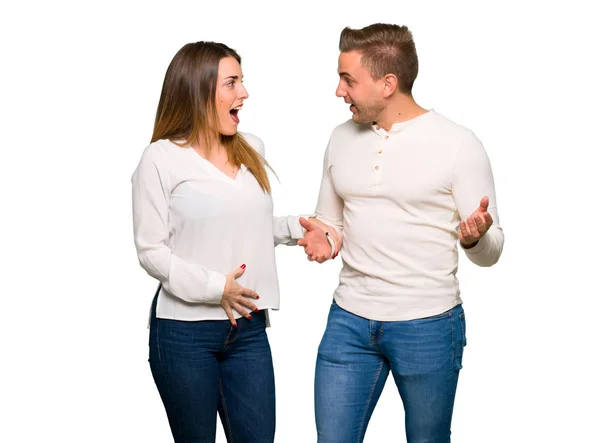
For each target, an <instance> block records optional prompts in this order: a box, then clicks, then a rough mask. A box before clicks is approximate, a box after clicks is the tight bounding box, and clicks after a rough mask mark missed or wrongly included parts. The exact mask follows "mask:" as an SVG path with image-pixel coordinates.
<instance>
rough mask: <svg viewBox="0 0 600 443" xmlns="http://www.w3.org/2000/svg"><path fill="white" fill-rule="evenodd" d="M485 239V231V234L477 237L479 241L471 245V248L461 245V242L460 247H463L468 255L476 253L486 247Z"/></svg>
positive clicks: (486, 238) (486, 239) (486, 237)
mask: <svg viewBox="0 0 600 443" xmlns="http://www.w3.org/2000/svg"><path fill="white" fill-rule="evenodd" d="M487 241H488V236H487V233H486V235H484V236H483V237H481V238H480V239H479V241H478V242H477V244H476V245H475V246H473V247H472V248H468V249H466V248H465V247H464V246H463V245H462V243H461V244H460V247H461V248H462V249H463V251H465V254H469V255H472V254H477V253H479V252H481V251H483V250H484V249H485V248H486V244H487ZM459 243H460V242H459Z"/></svg>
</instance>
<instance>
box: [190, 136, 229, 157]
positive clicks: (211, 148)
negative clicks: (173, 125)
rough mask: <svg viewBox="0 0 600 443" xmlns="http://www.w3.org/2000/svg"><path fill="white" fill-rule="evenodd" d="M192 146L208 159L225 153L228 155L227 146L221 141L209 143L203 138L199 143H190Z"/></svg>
mask: <svg viewBox="0 0 600 443" xmlns="http://www.w3.org/2000/svg"><path fill="white" fill-rule="evenodd" d="M190 146H191V147H192V148H193V149H194V151H196V152H197V153H198V154H200V155H201V156H202V157H204V158H206V159H210V158H213V157H220V156H222V155H223V154H225V155H227V152H226V150H225V147H224V146H223V145H222V144H221V143H218V142H213V143H211V144H210V145H208V144H206V141H205V140H203V139H202V138H201V139H200V140H199V141H198V142H197V143H190Z"/></svg>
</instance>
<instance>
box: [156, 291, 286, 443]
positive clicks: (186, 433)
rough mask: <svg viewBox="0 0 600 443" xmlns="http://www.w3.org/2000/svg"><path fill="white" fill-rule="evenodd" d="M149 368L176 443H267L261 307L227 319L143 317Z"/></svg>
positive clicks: (270, 431) (267, 355) (268, 389)
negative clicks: (221, 442) (220, 435)
mask: <svg viewBox="0 0 600 443" xmlns="http://www.w3.org/2000/svg"><path fill="white" fill-rule="evenodd" d="M149 361H150V369H151V370H152V376H153V377H154V381H155V383H156V387H157V388H158V392H159V393H160V396H161V398H162V401H163V404H164V406H165V409H166V411H167V416H168V418H169V425H170V427H171V432H172V433H173V438H174V440H175V442H176V443H209V442H210V443H213V442H214V441H215V438H216V426H217V411H218V413H219V416H220V418H221V423H222V424H223V428H224V430H225V435H226V437H227V441H228V442H234V443H273V440H274V437H275V380H274V375H273V361H272V359H271V348H270V346H269V341H268V339H267V334H266V331H265V312H264V311H259V312H256V313H252V320H247V319H245V318H240V319H239V320H238V321H237V328H233V327H232V326H231V325H230V323H229V321H227V320H223V321H221V320H205V321H194V322H187V321H178V320H167V319H160V318H159V319H157V318H156V298H155V300H154V303H153V306H152V317H151V320H150V359H149Z"/></svg>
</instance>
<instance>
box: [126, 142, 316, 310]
mask: <svg viewBox="0 0 600 443" xmlns="http://www.w3.org/2000/svg"><path fill="white" fill-rule="evenodd" d="M242 135H243V136H244V138H245V139H246V140H247V141H248V143H250V145H251V146H252V147H253V148H254V149H256V151H258V152H259V153H260V155H263V156H264V147H263V143H262V141H261V140H260V139H259V138H258V137H256V136H254V135H251V134H242ZM132 186H133V227H134V240H135V246H136V249H137V253H138V258H139V261H140V264H141V266H142V268H144V269H145V270H146V272H148V274H149V275H151V276H152V277H154V278H156V279H157V280H158V281H159V282H160V283H161V289H160V293H159V297H158V302H157V317H159V318H167V319H176V320H188V321H192V320H226V319H227V315H226V314H225V311H224V310H223V308H222V307H221V305H220V301H221V296H222V295H223V289H224V287H225V280H226V274H228V273H230V272H232V271H233V270H234V269H235V268H237V267H239V266H240V265H242V264H246V271H245V273H244V274H243V275H242V276H241V277H239V278H238V279H237V281H238V283H239V284H240V285H242V286H245V287H247V288H250V289H252V290H254V291H255V292H256V293H257V294H258V295H259V296H260V299H258V300H253V302H254V303H255V304H256V306H257V307H258V309H267V308H270V309H279V284H278V281H277V268H276V264H275V250H274V246H276V245H278V244H286V245H295V244H296V243H297V240H298V239H300V238H302V237H303V236H304V231H303V229H302V227H301V226H300V223H299V221H298V220H299V217H296V216H287V217H273V201H272V199H271V195H269V194H267V193H265V192H263V190H262V189H261V188H260V186H259V184H258V182H257V181H256V179H255V177H254V175H252V173H251V172H250V171H249V170H248V169H247V168H246V166H245V165H241V168H240V170H239V172H238V174H237V176H236V177H235V179H232V178H230V177H228V176H227V175H225V174H224V173H223V172H221V171H220V170H219V169H218V168H217V167H215V166H214V165H213V164H212V163H210V162H209V161H208V160H206V159H204V158H203V157H202V156H200V155H199V154H198V153H197V152H196V151H194V149H192V148H191V147H190V146H186V147H179V146H177V145H175V144H174V143H172V142H170V141H168V140H159V141H157V142H155V143H152V144H150V145H149V146H148V147H147V148H146V149H145V150H144V153H143V154H142V158H141V160H140V162H139V165H138V166H137V168H136V170H135V172H134V173H133V177H132ZM234 315H235V316H236V318H239V317H241V315H239V314H238V313H237V312H235V311H234Z"/></svg>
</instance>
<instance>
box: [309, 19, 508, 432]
mask: <svg viewBox="0 0 600 443" xmlns="http://www.w3.org/2000/svg"><path fill="white" fill-rule="evenodd" d="M339 47H340V52H341V53H340V56H339V61H338V74H339V77H340V80H339V84H338V87H337V91H336V95H337V96H338V97H341V98H343V99H344V101H345V102H346V103H347V104H348V105H350V111H351V112H352V120H349V121H347V122H346V123H343V124H342V125H340V126H338V127H337V128H335V129H334V130H333V133H332V134H331V138H330V140H329V144H328V146H327V149H326V152H325V158H324V168H323V179H322V183H321V190H320V193H319V200H318V204H317V209H316V216H315V217H316V220H314V221H306V220H302V224H303V227H304V228H305V229H307V233H306V236H305V239H303V240H300V241H299V243H298V244H300V245H301V246H304V247H305V250H306V252H307V254H308V255H309V259H314V260H317V261H319V262H322V261H324V260H326V259H328V258H331V257H335V255H336V254H337V252H338V250H339V249H340V247H341V244H342V241H340V240H341V239H343V250H342V251H341V257H342V260H343V268H342V270H341V272H340V281H339V286H338V287H337V289H336V291H335V293H334V297H333V298H334V301H333V303H332V306H331V310H330V313H329V318H328V322H327V327H326V330H325V333H324V336H323V339H322V341H321V344H320V346H319V351H318V357H317V366H316V375H315V415H316V423H317V432H318V437H319V439H318V441H319V443H348V442H360V441H363V438H364V435H365V431H366V428H367V424H368V422H369V419H370V417H371V414H372V412H373V410H374V408H375V405H376V403H377V400H378V399H379V396H380V394H381V392H382V389H383V387H384V384H385V381H386V378H387V376H388V373H389V371H390V370H391V372H392V374H393V376H394V380H395V382H396V386H397V387H398V391H399V393H400V396H401V398H402V401H403V403H404V409H405V414H406V417H405V428H406V436H407V441H408V443H425V442H427V443H447V442H450V423H451V419H452V408H453V405H454V397H455V392H456V386H457V382H458V374H459V371H460V369H461V367H462V356H463V347H464V346H465V345H466V336H465V316H464V311H463V308H462V300H461V298H460V295H459V294H460V291H459V288H458V281H457V279H456V271H457V266H458V246H457V240H458V243H459V244H460V247H462V248H463V249H464V251H465V253H466V255H467V257H469V259H470V260H471V261H472V262H473V263H475V264H477V265H479V266H491V265H493V264H495V263H496V262H497V261H498V259H499V257H500V254H501V252H502V246H503V243H504V235H503V233H502V230H501V228H500V226H499V225H498V213H497V209H496V197H495V190H494V181H493V177H492V171H491V167H490V163H489V160H488V157H487V155H486V153H485V150H484V148H483V146H482V145H481V142H480V141H479V140H478V139H477V137H476V136H475V135H474V134H473V133H472V132H471V131H470V130H468V129H466V128H464V127H462V126H459V125H457V124H455V123H453V122H452V121H450V120H448V119H447V118H445V117H444V116H442V115H440V114H439V113H437V112H435V111H433V110H426V109H424V108H422V107H421V106H419V105H418V104H417V103H416V102H415V100H414V99H413V97H412V93H411V90H412V86H413V83H414V81H415V78H416V77H417V72H418V59H417V54H416V50H415V45H414V42H413V38H412V34H411V32H410V31H409V30H408V28H407V27H405V26H403V27H400V26H397V25H388V24H374V25H371V26H367V27H365V28H363V29H350V28H346V29H344V30H343V31H342V33H341V37H340V46H339ZM315 225H320V226H322V227H324V230H327V231H329V234H330V236H332V235H334V234H337V237H336V238H335V240H336V241H335V245H336V250H335V251H331V250H330V249H328V250H327V251H325V252H323V247H321V248H319V250H316V248H311V246H312V243H307V241H308V240H310V238H311V236H317V235H320V236H322V233H321V232H320V231H318V230H317V229H315V228H316V227H315ZM330 227H332V228H333V229H331V228H330ZM315 244H316V243H315ZM320 244H321V245H323V242H321V243H320Z"/></svg>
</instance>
